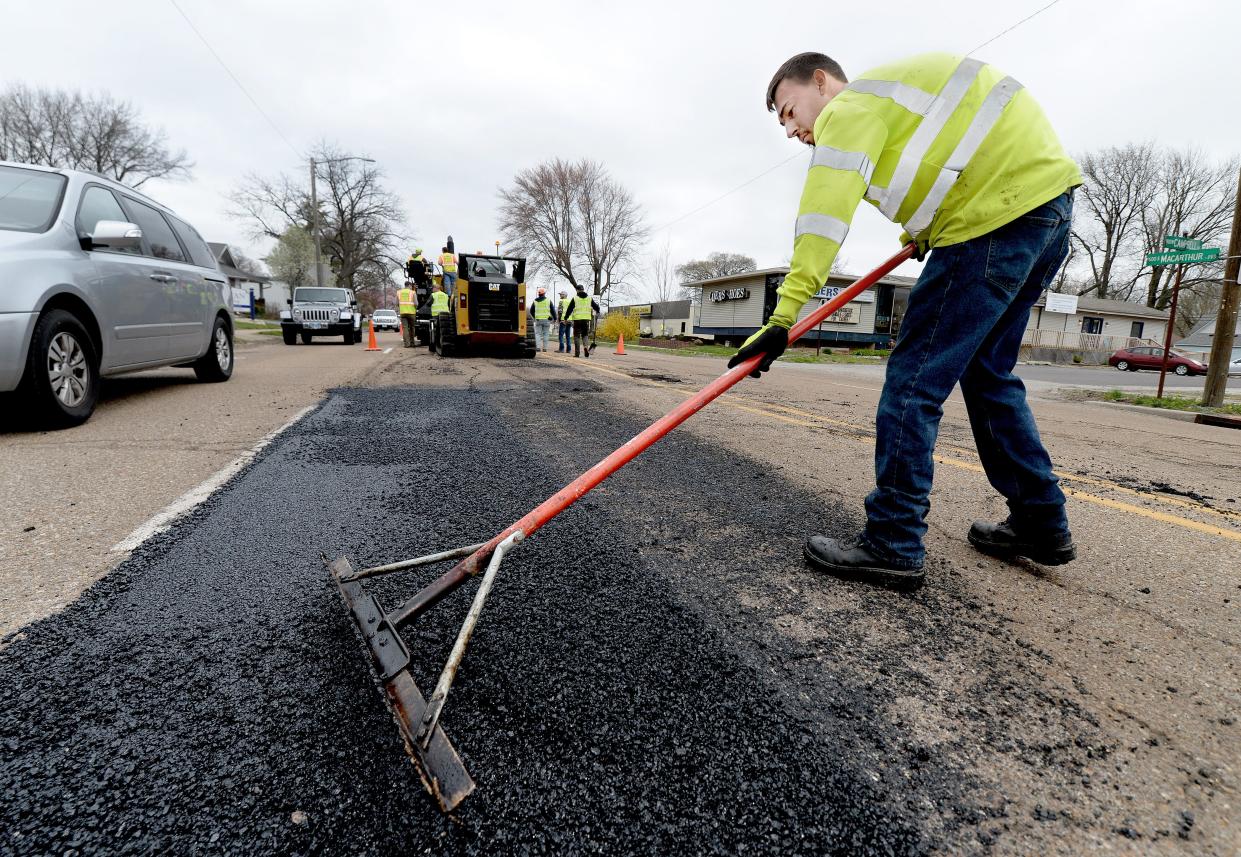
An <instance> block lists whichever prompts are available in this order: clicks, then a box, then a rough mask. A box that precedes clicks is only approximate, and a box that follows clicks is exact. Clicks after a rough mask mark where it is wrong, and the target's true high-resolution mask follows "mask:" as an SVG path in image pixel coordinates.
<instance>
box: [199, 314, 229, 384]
mask: <svg viewBox="0 0 1241 857" xmlns="http://www.w3.org/2000/svg"><path fill="white" fill-rule="evenodd" d="M194 374H195V375H197V376H198V380H199V381H207V382H209V383H217V382H220V381H227V380H228V379H229V378H231V377H233V334H232V333H231V332H230V331H229V329H228V322H227V321H225V320H224V319H222V318H220V317H219V316H217V317H216V320H215V327H214V328H213V329H212V331H211V344H210V345H209V346H207V353H206V354H204V355H203V356H202V357H199V358H198V360H196V361H195V362H194Z"/></svg>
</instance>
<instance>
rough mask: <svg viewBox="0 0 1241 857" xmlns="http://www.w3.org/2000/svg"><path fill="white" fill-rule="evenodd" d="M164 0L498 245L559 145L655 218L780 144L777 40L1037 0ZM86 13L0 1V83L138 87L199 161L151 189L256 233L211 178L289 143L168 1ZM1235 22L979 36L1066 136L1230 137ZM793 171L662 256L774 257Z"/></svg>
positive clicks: (887, 232)
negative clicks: (509, 189) (1, 19)
mask: <svg viewBox="0 0 1241 857" xmlns="http://www.w3.org/2000/svg"><path fill="white" fill-rule="evenodd" d="M179 2H180V3H181V6H182V8H184V9H185V11H186V13H187V14H188V15H189V16H190V17H191V18H192V19H193V20H194V22H195V24H196V25H197V26H198V28H199V29H200V30H201V31H202V33H203V34H204V35H205V36H206V38H207V39H208V40H209V41H210V42H211V44H212V45H213V46H214V47H215V49H216V50H217V51H218V52H219V53H220V55H221V56H222V57H223V58H224V60H225V61H226V62H227V63H228V64H229V66H230V67H231V68H232V69H233V71H234V72H235V73H236V74H237V75H238V77H240V78H241V80H242V81H243V82H244V83H245V85H246V87H247V88H248V89H249V90H250V92H251V93H253V94H254V96H255V98H256V99H257V100H258V101H259V102H260V103H261V104H262V105H263V107H264V109H265V110H266V111H267V112H268V113H269V114H270V115H271V116H272V118H273V119H274V120H275V122H276V123H277V124H278V125H279V126H280V128H281V129H282V131H283V132H284V134H285V135H286V136H287V137H288V138H289V139H290V140H292V142H293V143H294V145H295V146H297V147H299V148H302V149H305V148H307V147H308V146H310V145H311V144H312V143H313V142H315V141H316V140H318V139H321V138H323V139H328V140H331V141H334V142H336V143H338V144H339V145H340V146H341V148H343V149H345V150H347V151H350V152H356V153H359V154H368V155H370V156H371V157H374V158H377V159H378V160H379V161H380V164H381V166H382V167H383V168H384V170H385V171H386V172H387V174H388V178H389V182H390V184H391V186H392V187H393V189H394V190H396V191H397V192H398V193H400V194H401V195H402V196H403V198H404V199H405V203H406V208H407V210H408V212H409V217H410V223H411V226H412V227H413V228H414V230H415V231H416V232H417V234H418V236H419V243H420V244H421V245H422V246H423V247H424V248H425V247H432V246H434V247H438V246H439V243H440V242H441V241H442V240H443V237H444V235H445V234H446V233H448V232H451V233H452V234H453V235H454V237H456V239H457V240H458V241H459V242H461V246H463V247H465V246H469V247H471V248H472V247H474V246H483V247H489V246H491V242H492V241H494V240H495V238H496V237H497V235H496V229H495V217H494V213H495V208H496V198H495V191H496V188H497V186H498V185H500V184H503V183H506V182H507V181H508V180H509V178H510V177H511V176H512V175H513V173H514V172H515V171H516V170H518V169H520V168H522V167H526V166H529V165H531V164H533V163H535V162H537V161H539V160H542V159H544V158H549V157H554V156H560V157H565V158H577V157H583V156H588V157H592V158H596V159H598V160H601V161H603V162H604V163H606V164H607V165H608V166H609V167H610V169H611V170H612V171H613V173H614V174H615V175H616V176H617V177H618V178H620V179H621V180H622V181H624V182H625V183H626V184H628V185H629V186H630V187H631V188H632V190H633V191H634V193H635V194H636V195H637V197H638V198H639V200H641V201H642V202H643V204H644V205H645V206H646V209H647V212H648V215H649V219H650V221H651V222H652V224H655V225H658V224H662V223H666V222H668V221H671V220H673V219H674V218H677V217H679V216H681V215H682V214H684V213H686V212H687V211H690V210H692V209H694V208H696V207H698V206H699V205H701V204H702V203H704V202H706V201H707V200H710V199H712V198H714V197H716V196H718V195H720V194H721V193H723V192H724V191H726V190H728V189H729V188H732V187H735V186H736V185H738V184H740V183H741V182H743V181H745V180H746V179H748V178H750V177H751V176H753V175H756V174H757V173H759V172H761V171H763V170H764V169H766V168H768V167H770V166H772V165H773V164H776V163H778V162H780V161H781V160H783V159H784V158H787V157H788V156H789V154H792V153H793V152H795V151H796V146H797V145H798V144H795V143H792V142H788V141H786V140H784V138H783V134H782V132H781V130H780V129H779V127H778V126H777V125H776V123H775V122H774V121H773V120H772V119H771V117H770V115H769V114H767V113H766V112H764V110H763V104H762V99H763V91H764V88H765V86H766V83H767V80H768V78H769V77H770V75H771V72H772V71H773V70H774V69H775V67H776V65H778V64H779V63H780V62H781V61H782V60H784V59H785V58H786V57H787V56H789V55H791V54H793V53H795V52H797V51H800V50H808V49H819V50H823V51H825V52H826V53H829V54H831V55H833V56H834V57H835V58H837V59H838V60H839V61H840V62H841V63H842V64H843V65H844V67H845V69H846V71H852V72H857V71H861V70H863V69H865V68H868V67H870V66H872V65H877V64H879V63H881V62H885V61H888V60H891V59H893V58H896V57H899V56H902V55H905V54H910V53H915V52H919V51H925V50H949V51H957V52H964V51H967V50H969V49H970V48H972V47H974V46H975V45H977V44H979V43H980V42H983V41H985V40H986V39H988V38H990V37H991V36H993V35H995V33H997V32H999V31H1000V30H1002V29H1004V28H1005V27H1007V26H1009V25H1011V24H1012V23H1013V22H1015V21H1017V20H1018V19H1020V18H1021V17H1024V16H1025V15H1027V14H1029V13H1030V12H1031V11H1033V10H1034V9H1036V8H1038V6H1040V5H1042V2H1041V0H1029V2H1026V0H1022V2H1005V3H994V2H981V0H956V2H952V0H945V2H941V3H938V4H926V3H925V2H918V3H915V2H908V0H900V2H891V1H890V2H889V3H887V4H885V5H884V6H883V7H882V8H880V7H877V6H875V5H874V4H841V3H822V4H818V5H816V4H813V3H806V2H805V0H800V2H775V0H772V1H771V2H767V3H763V4H751V3H740V4H733V5H732V6H726V5H724V4H720V3H705V2H691V3H669V2H664V3H652V2H636V3H625V4H607V5H606V6H605V5H599V6H595V4H586V3H580V2H577V3H568V2H566V3H540V2H537V0H528V2H525V3H521V4H516V3H511V2H507V3H499V2H497V3H458V4H451V3H436V4H425V3H416V2H415V3H408V2H405V3H402V2H395V0H392V1H391V2H378V0H368V2H365V3H355V4H344V3H339V2H332V3H316V2H311V0H304V2H292V1H291V0H289V2H283V0H282V2H267V3H242V2H240V0H218V2H209V0H179ZM98 8H99V7H98V6H97V5H96V4H91V3H87V2H72V3H70V2H62V3H59V4H56V3H53V4H48V3H44V4H14V8H11V9H7V10H6V12H5V28H4V34H3V36H0V40H2V42H3V56H4V59H5V70H6V75H5V76H6V78H7V79H11V80H18V79H20V80H24V81H25V82H27V83H31V84H37V85H53V86H76V87H82V88H87V89H93V88H106V89H108V90H109V91H111V93H112V94H113V95H115V96H118V97H121V98H126V99H129V100H131V101H133V102H134V103H135V104H136V105H137V106H138V107H139V108H140V109H141V110H142V112H143V114H144V116H145V117H146V118H147V120H148V121H151V122H153V123H156V124H160V125H163V126H164V127H165V128H166V129H167V131H168V135H169V139H170V141H171V142H172V143H173V144H174V145H175V146H184V147H185V148H186V149H188V150H189V153H190V155H191V157H192V158H193V159H194V160H195V161H196V163H197V167H196V169H195V180H194V182H193V183H189V184H169V183H162V184H158V185H154V184H153V185H152V186H151V187H150V192H151V193H152V194H153V195H154V196H156V197H157V198H159V199H161V200H163V201H165V202H167V203H168V204H169V205H171V206H173V207H174V208H176V209H178V210H179V211H181V212H182V213H183V214H184V215H185V216H187V217H189V218H190V219H191V220H193V221H194V222H195V223H196V224H199V228H200V229H202V230H203V231H205V232H206V233H207V234H208V237H210V238H211V239H212V240H227V241H232V242H236V243H239V244H241V245H242V246H244V247H247V249H250V250H252V251H254V250H257V249H258V248H256V247H254V246H252V245H251V242H249V241H248V240H247V239H246V237H245V235H244V231H243V228H242V226H241V225H240V224H238V223H236V222H235V221H231V220H229V219H228V218H227V216H226V215H225V209H226V207H227V206H226V203H225V201H224V199H223V194H224V193H226V192H227V191H228V190H229V189H230V188H231V187H232V186H233V185H234V184H235V183H236V181H237V180H238V179H239V178H240V177H241V175H242V174H244V173H245V172H247V171H250V170H257V171H261V172H273V171H275V170H278V169H289V170H293V169H300V168H301V167H300V166H299V165H298V164H297V163H296V159H295V156H294V154H293V153H292V152H291V151H289V149H288V147H287V146H286V145H285V144H284V142H282V141H281V139H280V138H279V137H278V136H277V135H276V134H275V133H274V132H273V131H272V130H271V128H270V127H269V126H268V125H267V123H266V122H265V121H264V120H263V118H262V117H261V116H259V115H258V114H257V113H256V112H255V110H254V108H253V107H252V106H251V105H250V104H249V102H248V101H247V100H246V99H245V97H244V96H243V95H242V94H241V93H240V92H239V91H238V90H237V89H236V87H235V86H234V85H233V83H232V81H230V80H229V79H228V77H227V75H226V74H225V73H224V71H223V70H222V69H221V68H220V67H219V66H218V65H217V64H216V62H215V60H214V59H213V58H212V57H211V56H210V54H209V53H208V52H207V51H206V49H205V48H204V47H203V46H202V44H201V43H200V42H199V41H198V40H197V38H196V37H195V36H194V34H193V33H192V32H191V31H190V30H189V28H188V27H187V26H186V24H185V22H184V21H183V20H182V19H181V17H180V16H179V15H178V14H177V12H176V10H175V9H174V8H173V7H172V6H171V5H170V4H168V3H166V2H156V0H151V2H147V3H144V4H141V6H135V7H134V8H135V9H140V10H141V12H140V14H134V13H127V14H126V15H125V16H107V15H98V14H96V12H97V10H98ZM58 22H59V24H58ZM69 22H72V23H73V26H65V24H67V23H69ZM1239 24H1241V10H1238V9H1237V8H1236V6H1235V5H1234V4H1220V3H1213V2H1210V0H1183V2H1180V3H1178V4H1175V6H1172V5H1169V4H1166V3H1163V2H1156V0H1137V2H1124V0H1105V2H1098V1H1097V0H1061V2H1060V3H1059V4H1058V5H1057V6H1055V7H1053V8H1051V9H1049V10H1048V11H1047V12H1045V13H1043V14H1042V15H1040V16H1039V17H1037V18H1035V19H1034V20H1032V21H1030V22H1028V23H1026V24H1024V25H1022V26H1021V27H1019V28H1018V29H1017V30H1015V31H1014V32H1012V33H1009V34H1008V35H1006V36H1004V37H1002V38H1001V39H999V40H997V41H996V42H994V43H993V44H991V45H989V46H988V47H987V48H985V49H984V50H983V51H981V52H980V54H979V55H980V56H981V57H982V58H983V59H986V60H988V61H990V62H994V63H996V64H997V65H999V66H1000V67H1001V68H1003V69H1004V70H1005V71H1007V72H1009V73H1011V74H1013V75H1014V76H1015V77H1017V78H1018V79H1019V80H1021V81H1022V82H1023V83H1024V84H1025V85H1026V86H1027V87H1028V88H1029V89H1030V91H1031V92H1033V94H1034V95H1035V96H1036V97H1037V98H1038V99H1039V101H1040V102H1041V103H1042V104H1043V105H1044V107H1045V109H1046V110H1047V112H1048V113H1049V115H1050V116H1051V117H1052V120H1053V122H1054V123H1055V124H1056V126H1057V127H1058V128H1059V130H1060V133H1061V135H1062V137H1063V139H1064V141H1065V145H1066V146H1067V147H1068V148H1069V149H1071V150H1074V151H1077V150H1081V149H1085V148H1091V147H1095V146H1100V145H1107V144H1111V143H1123V142H1125V141H1127V140H1132V139H1145V138H1153V139H1156V140H1158V141H1160V142H1164V143H1168V144H1174V145H1185V144H1189V143H1195V144H1198V145H1201V146H1203V147H1204V148H1206V149H1207V150H1208V151H1211V152H1212V153H1214V154H1216V155H1219V156H1223V155H1225V154H1228V153H1232V152H1236V151H1238V150H1239V149H1241V120H1239V119H1238V117H1237V115H1236V109H1237V106H1238V105H1237V103H1236V102H1237V100H1236V98H1235V95H1234V94H1233V93H1232V89H1233V83H1234V82H1235V79H1236V74H1235V71H1234V69H1233V68H1232V67H1231V64H1232V63H1233V61H1234V60H1233V59H1232V57H1233V55H1234V54H1235V49H1234V47H1233V42H1234V41H1235V38H1236V35H1235V34H1236V33H1237V31H1238V29H1239V27H1238V25H1239ZM1156 123H1158V124H1156ZM803 170H804V164H803V162H802V160H801V159H800V158H798V159H797V160H795V161H794V162H792V163H790V164H787V165H785V166H784V167H781V168H780V169H778V170H776V171H774V172H773V173H772V174H770V175H768V176H766V177H764V178H763V179H760V180H759V181H758V182H756V183H755V184H753V185H751V186H749V187H747V188H745V189H744V190H742V191H740V192H738V193H736V194H733V195H731V196H729V197H728V198H727V199H725V200H723V201H722V202H720V203H718V204H717V205H715V206H713V207H711V208H708V209H707V210H705V211H703V212H701V213H699V214H697V215H695V216H694V217H692V218H690V219H688V220H686V221H685V222H683V223H680V224H677V225H676V226H675V227H674V228H673V229H672V230H671V233H670V236H669V239H670V243H671V247H672V252H673V256H674V258H675V259H677V260H683V259H685V258H687V257H689V256H694V255H703V254H705V253H707V252H710V251H712V250H730V251H737V252H744V253H748V254H749V255H752V256H754V257H756V258H757V259H758V261H759V263H760V264H761V265H770V264H779V263H780V262H781V261H782V260H783V259H784V258H785V257H786V256H787V255H788V253H789V250H790V246H791V235H792V230H791V223H792V214H793V212H794V210H795V208H796V205H797V198H798V194H799V193H800V187H801V179H802V176H803ZM898 233H899V230H898V229H896V228H895V227H893V226H891V225H890V224H888V223H887V222H886V221H884V220H883V219H882V218H880V217H878V216H877V215H875V214H874V213H873V212H870V211H869V210H868V209H867V207H866V206H862V208H861V209H860V210H859V215H858V219H857V222H856V223H855V227H854V230H853V231H852V233H851V235H850V238H849V242H848V244H847V245H846V248H845V255H846V256H847V257H848V258H849V260H850V262H851V267H853V268H855V269H861V268H863V267H865V266H867V265H869V264H871V263H874V262H877V261H879V260H880V259H881V258H883V257H885V256H886V255H888V254H889V253H890V252H892V251H894V250H895V249H896V243H895V242H896V236H897V234H898ZM662 240H663V236H656V238H655V240H654V241H653V242H652V244H653V245H654V244H658V243H660V242H662Z"/></svg>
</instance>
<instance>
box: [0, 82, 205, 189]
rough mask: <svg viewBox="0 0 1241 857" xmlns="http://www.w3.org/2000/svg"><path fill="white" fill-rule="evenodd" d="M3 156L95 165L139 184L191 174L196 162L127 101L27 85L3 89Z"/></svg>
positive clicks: (0, 148)
mask: <svg viewBox="0 0 1241 857" xmlns="http://www.w3.org/2000/svg"><path fill="white" fill-rule="evenodd" d="M0 160H8V161H18V162H22V163H28V164H43V165H45V166H49V167H65V168H69V169H77V170H90V171H91V172H95V173H98V174H99V175H103V176H107V177H109V178H112V179H115V180H117V181H119V182H124V183H125V184H127V185H129V186H130V187H135V188H137V187H141V186H142V185H143V184H145V183H146V182H147V181H149V180H150V179H153V178H164V179H181V178H188V177H189V175H190V169H191V167H192V166H193V164H192V163H191V162H190V160H189V157H188V156H187V155H186V153H185V150H184V149H182V150H180V151H175V152H174V151H172V150H171V149H169V148H168V144H167V141H166V136H165V134H164V131H163V130H162V129H158V128H150V127H147V126H146V125H145V124H143V122H142V117H141V115H140V114H139V113H138V110H137V109H136V108H135V107H134V106H133V105H132V104H130V103H129V102H127V101H117V100H115V99H113V98H112V97H111V96H110V95H108V94H107V93H98V94H95V95H84V94H83V93H81V92H76V91H68V90H58V89H43V88H38V89H32V88H30V87H28V86H25V85H23V84H14V85H12V86H9V87H8V88H7V89H6V90H4V91H3V92H2V93H0Z"/></svg>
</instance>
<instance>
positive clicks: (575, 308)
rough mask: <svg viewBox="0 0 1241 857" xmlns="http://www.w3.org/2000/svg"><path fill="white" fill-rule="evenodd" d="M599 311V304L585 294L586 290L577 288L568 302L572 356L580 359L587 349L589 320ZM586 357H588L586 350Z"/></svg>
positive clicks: (588, 351) (580, 287)
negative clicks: (571, 328)
mask: <svg viewBox="0 0 1241 857" xmlns="http://www.w3.org/2000/svg"><path fill="white" fill-rule="evenodd" d="M598 311H599V304H597V303H595V299H594V298H592V297H591V296H590V295H588V294H586V289H584V288H583V287H582V286H578V287H577V294H576V295H574V296H573V297H572V298H571V299H570V300H569V321H571V322H573V356H574V357H581V356H582V349H584V348H587V340H588V339H590V319H591V317H592V316H593V315H594V314H595V313H597V312H598ZM586 356H587V357H589V356H590V350H589V349H588V348H587V350H586Z"/></svg>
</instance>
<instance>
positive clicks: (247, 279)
mask: <svg viewBox="0 0 1241 857" xmlns="http://www.w3.org/2000/svg"><path fill="white" fill-rule="evenodd" d="M207 246H208V247H210V248H211V252H212V253H214V254H215V261H216V264H218V265H219V266H220V273H221V274H223V275H224V276H226V277H228V284H229V285H230V286H231V287H233V288H234V289H242V290H243V291H246V292H249V291H250V289H254V296H255V297H256V298H259V299H260V300H262V299H264V298H266V297H267V295H266V294H264V290H265V289H266V288H267V285H268V283H270V282H271V281H272V278H271V277H268V276H265V275H263V274H247V273H246V272H245V271H242V270H241V269H239V268H238V267H237V262H236V260H235V259H234V258H233V251H232V250H231V249H230V248H229V246H228V245H227V244H221V243H219V242H218V241H208V242H207Z"/></svg>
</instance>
